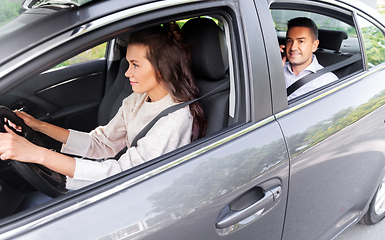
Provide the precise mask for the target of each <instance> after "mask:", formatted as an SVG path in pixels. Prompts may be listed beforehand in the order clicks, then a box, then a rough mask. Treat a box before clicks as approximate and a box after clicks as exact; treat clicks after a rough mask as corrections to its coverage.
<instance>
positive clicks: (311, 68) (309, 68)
mask: <svg viewBox="0 0 385 240" xmlns="http://www.w3.org/2000/svg"><path fill="white" fill-rule="evenodd" d="M285 67H286V69H287V70H288V71H289V72H290V73H292V74H294V72H293V71H292V69H291V64H290V62H286V64H285ZM317 70H319V63H318V60H317V57H316V56H315V55H314V54H313V56H312V60H311V63H310V65H309V66H307V67H306V68H305V69H304V70H302V71H301V73H302V72H305V71H310V72H313V73H315V72H316V71H317ZM301 73H300V74H301Z"/></svg>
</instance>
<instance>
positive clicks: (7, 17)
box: [0, 0, 25, 26]
mask: <svg viewBox="0 0 385 240" xmlns="http://www.w3.org/2000/svg"><path fill="white" fill-rule="evenodd" d="M24 11H25V10H24V9H23V8H22V7H21V1H12V2H11V1H9V0H0V26H3V25H5V24H7V23H8V22H9V21H11V20H12V19H14V18H16V17H17V16H19V15H20V14H21V13H22V12H24Z"/></svg>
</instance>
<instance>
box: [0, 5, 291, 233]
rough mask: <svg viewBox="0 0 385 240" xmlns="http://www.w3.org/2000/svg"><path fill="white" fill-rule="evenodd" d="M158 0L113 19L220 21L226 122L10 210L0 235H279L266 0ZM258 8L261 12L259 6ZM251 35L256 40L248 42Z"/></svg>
mask: <svg viewBox="0 0 385 240" xmlns="http://www.w3.org/2000/svg"><path fill="white" fill-rule="evenodd" d="M156 4H157V3H149V4H143V5H140V8H138V10H137V11H138V12H134V13H133V12H132V11H133V10H131V11H130V12H131V15H132V16H134V17H131V18H127V19H125V21H122V20H121V18H120V16H119V15H118V14H117V16H119V18H117V19H116V20H115V21H118V20H119V24H120V25H119V26H124V27H125V28H127V26H133V29H134V30H135V24H138V22H139V23H141V21H145V22H146V23H147V24H148V23H149V22H151V23H161V22H164V21H174V20H178V19H180V18H187V19H188V18H191V17H197V16H200V15H202V16H203V17H215V18H217V19H220V21H219V22H221V23H223V28H224V31H225V33H226V44H227V48H228V50H229V55H228V60H229V75H230V80H231V85H232V87H231V89H230V90H231V92H232V94H234V96H233V99H232V100H231V101H232V103H230V105H232V106H233V107H234V109H233V110H230V111H229V112H230V116H229V119H230V120H229V126H228V127H227V128H225V129H222V130H220V131H218V132H215V133H213V134H211V135H209V136H206V137H205V138H203V139H201V140H198V141H196V142H194V143H191V144H189V145H187V146H185V147H183V148H181V149H177V150H175V151H173V152H170V153H168V154H166V155H164V156H161V157H159V158H157V159H154V160H152V161H149V162H147V163H145V164H142V165H139V166H137V167H134V168H132V169H129V170H128V171H125V172H122V173H120V174H117V175H115V176H113V177H110V178H108V179H106V180H103V181H101V182H98V183H95V184H93V185H91V186H88V187H86V188H83V189H81V190H78V191H75V192H71V193H69V194H68V196H63V197H61V198H58V199H55V200H53V201H51V202H49V203H47V204H45V205H42V206H40V207H38V208H36V209H32V210H31V211H30V212H27V213H24V215H23V214H21V215H17V216H15V217H14V218H8V219H7V221H6V224H4V225H3V226H2V228H1V230H0V232H1V233H2V234H3V235H0V237H12V238H14V239H25V238H28V239H35V238H36V239H52V238H55V239H123V238H126V239H130V238H135V239H247V238H260V239H280V238H281V235H282V230H283V224H284V215H285V209H286V197H287V194H288V175H289V168H288V166H289V162H288V159H289V158H288V152H287V148H286V145H285V141H284V138H283V134H282V131H281V128H280V126H279V124H278V122H277V121H276V120H275V117H274V116H273V115H272V106H271V103H272V102H271V93H270V83H269V72H268V61H267V60H266V49H265V42H264V41H263V38H262V36H263V35H262V29H261V28H260V26H259V24H258V22H259V21H262V20H263V21H264V20H267V21H269V23H270V27H272V21H271V17H270V16H269V15H268V7H267V4H266V2H265V1H262V2H260V3H258V6H256V5H254V3H253V2H252V1H239V2H234V1H215V2H212V1H207V2H197V3H188V4H179V5H180V6H179V5H176V6H172V5H173V4H171V2H170V5H166V6H167V7H162V8H159V10H157V8H154V6H155V5H156ZM259 8H260V9H261V11H262V13H263V14H262V16H260V15H259V14H258V13H257V9H259ZM139 10H140V11H139ZM146 11H149V12H146ZM107 17H108V19H109V21H110V22H114V21H113V20H111V18H110V16H107ZM260 17H268V18H267V19H259V18H260ZM143 19H145V20H143ZM245 20H247V21H245ZM112 25H113V24H112ZM139 26H140V27H143V26H145V25H143V24H139ZM111 29H112V30H111V33H112V34H111V35H113V33H115V32H116V31H117V30H119V29H116V26H114V27H111ZM121 29H122V28H121ZM129 30H130V29H129ZM271 30H272V28H271ZM106 32H107V33H108V27H104V28H103V34H106ZM94 36H95V33H94ZM251 40H252V41H253V42H254V43H257V44H255V45H254V44H253V45H247V43H248V42H250V41H251ZM82 41H83V40H82ZM78 45H80V44H78ZM21 217H23V218H22V219H21Z"/></svg>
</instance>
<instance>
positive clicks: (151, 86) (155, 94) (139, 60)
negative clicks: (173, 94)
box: [125, 44, 167, 102]
mask: <svg viewBox="0 0 385 240" xmlns="http://www.w3.org/2000/svg"><path fill="white" fill-rule="evenodd" d="M146 54H147V47H146V46H144V45H138V44H134V45H128V47H127V55H126V59H127V61H128V63H129V67H128V69H127V71H126V73H125V76H126V77H128V78H129V79H130V84H131V86H132V90H133V91H134V92H136V93H147V95H148V96H149V97H150V99H151V101H152V102H155V101H158V100H160V99H162V98H163V97H165V96H166V95H167V91H166V90H165V89H164V88H163V87H162V86H161V85H160V84H159V83H158V81H157V80H156V76H155V71H154V68H153V67H152V65H151V63H150V62H149V61H148V60H147V58H146Z"/></svg>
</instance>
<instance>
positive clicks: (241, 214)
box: [0, 0, 385, 240]
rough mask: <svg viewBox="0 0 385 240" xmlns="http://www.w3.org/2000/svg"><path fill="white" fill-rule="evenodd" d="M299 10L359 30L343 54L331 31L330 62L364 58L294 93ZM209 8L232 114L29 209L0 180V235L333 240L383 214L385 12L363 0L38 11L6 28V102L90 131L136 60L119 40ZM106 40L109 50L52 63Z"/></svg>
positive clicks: (167, 0) (93, 5) (2, 68)
mask: <svg viewBox="0 0 385 240" xmlns="http://www.w3.org/2000/svg"><path fill="white" fill-rule="evenodd" d="M26 5H28V6H29V5H31V4H26ZM302 15H304V16H309V17H311V18H313V19H314V21H316V22H318V24H319V25H320V28H322V29H324V30H332V31H340V32H346V33H347V35H348V38H347V39H340V42H339V43H338V44H337V45H338V46H337V48H338V49H337V50H336V49H334V48H333V47H334V46H332V47H330V48H328V47H329V45H335V44H334V43H335V41H336V40H335V39H333V38H327V37H326V38H324V39H323V40H320V42H321V44H322V43H324V45H323V46H324V49H319V51H318V52H317V53H316V54H317V57H318V56H319V58H320V59H325V63H327V64H334V62H333V61H332V60H335V59H337V60H338V61H342V60H341V59H346V58H349V57H351V56H353V55H357V56H359V60H358V61H356V62H354V64H353V66H350V65H349V66H348V67H346V66H344V67H345V68H344V70H343V71H339V72H338V74H337V75H338V77H339V80H337V81H335V82H333V83H331V84H328V85H327V86H323V87H321V88H319V89H316V90H314V91H312V92H309V93H307V94H305V95H303V96H301V97H299V98H296V99H293V100H290V101H289V102H288V101H287V96H286V89H285V80H284V75H283V70H282V61H281V57H280V53H279V38H280V37H281V38H282V36H284V35H285V23H286V21H287V20H288V19H290V18H291V17H294V16H302ZM197 16H203V17H205V18H209V19H214V20H215V21H216V23H217V24H218V26H219V27H220V28H221V29H222V30H223V32H224V36H225V39H224V41H225V43H226V50H227V56H226V57H224V59H225V60H226V62H227V64H228V70H227V72H226V74H227V77H228V78H229V79H230V91H229V93H228V98H229V103H228V105H229V106H228V107H227V109H226V111H227V112H226V116H225V117H226V119H225V120H226V126H225V127H224V128H221V129H220V130H216V131H212V132H210V133H208V134H207V136H206V137H204V138H202V139H200V140H198V141H195V142H193V143H191V144H189V145H187V146H184V147H182V148H180V149H177V150H175V151H173V152H170V153H167V154H165V155H164V156H160V157H159V158H156V159H154V160H151V161H149V162H146V163H145V164H142V165H139V166H137V167H134V168H132V169H129V170H126V171H124V172H122V173H119V174H117V175H114V176H112V177H110V178H107V179H105V180H103V181H100V182H97V183H95V184H92V185H90V186H87V187H85V188H82V189H80V190H77V191H73V192H70V193H68V194H66V195H63V196H60V197H57V198H55V199H53V200H51V201H49V202H47V203H44V204H42V205H40V206H37V207H34V208H31V209H29V210H25V211H21V212H18V213H15V212H14V210H12V209H14V206H13V205H12V204H15V203H17V202H20V201H21V200H22V199H23V196H24V193H21V192H20V191H19V190H15V189H12V187H9V186H7V183H6V182H4V181H3V180H1V182H0V185H1V186H2V188H1V189H2V190H1V192H0V199H1V201H2V202H5V203H6V204H2V207H1V210H2V211H3V213H5V212H6V211H10V213H5V214H3V216H2V219H1V220H0V239H8V238H12V239H255V238H257V239H284V240H286V239H307V240H308V239H331V238H334V237H335V236H337V235H338V234H339V233H340V232H342V231H343V230H344V229H346V228H348V227H349V226H351V225H353V224H355V223H357V222H358V221H360V219H362V217H363V216H364V217H365V216H367V215H365V214H366V213H367V212H368V211H371V210H373V207H374V205H376V204H374V205H373V202H372V201H373V199H375V198H376V197H377V196H378V194H376V193H378V192H381V191H378V189H379V190H381V188H380V187H381V186H382V182H383V179H384V176H385V171H384V170H385V156H384V153H385V148H384V146H385V142H384V139H385V131H384V116H385V109H384V106H383V104H384V103H385V101H384V99H385V83H384V81H383V79H384V76H385V71H384V68H385V63H384V62H385V55H384V52H383V50H384V46H385V41H383V40H384V36H383V33H384V30H385V20H384V19H383V18H382V17H381V16H380V15H379V14H378V13H377V12H375V11H374V10H371V9H370V8H369V7H367V6H366V5H364V4H362V3H360V2H356V1H347V0H346V1H342V0H335V1H331V0H317V1H305V0H294V1H293V0H291V1H286V0H277V1H265V0H216V1H204V0H202V1H200V0H191V1H186V0H163V1H148V0H132V1H124V0H110V1H91V2H87V3H84V4H83V5H80V6H76V5H73V4H68V5H63V4H62V5H55V4H53V5H50V4H48V3H47V4H45V5H42V6H40V7H32V9H29V10H27V11H26V12H24V13H22V14H21V16H19V17H18V18H16V19H15V20H13V21H11V22H10V23H8V24H7V25H4V26H2V29H0V30H1V33H0V34H2V35H0V41H1V45H0V52H1V54H0V79H1V80H0V96H1V97H0V104H1V105H4V106H7V107H9V108H11V109H19V108H23V109H25V110H26V111H27V112H28V113H30V114H32V115H33V116H35V117H38V118H40V119H43V120H45V121H48V122H51V123H54V124H57V125H60V126H62V127H66V128H72V129H78V130H82V131H90V130H92V129H93V128H95V127H96V126H97V125H98V124H105V123H106V122H108V119H107V120H106V118H105V117H104V119H103V120H100V119H99V122H98V110H99V108H100V105H101V102H102V100H103V98H104V97H105V95H106V93H107V91H108V90H109V88H110V87H111V86H112V85H113V81H114V79H115V77H116V75H117V74H118V73H117V72H118V71H117V70H118V68H119V64H120V61H121V59H122V58H124V51H122V49H123V50H124V47H122V48H121V49H120V47H119V46H120V45H119V42H121V41H124V39H125V36H127V35H129V34H130V33H131V32H132V31H135V30H137V29H142V28H145V27H148V26H150V25H155V24H161V23H165V22H170V21H176V20H181V22H183V21H187V20H189V19H191V18H194V17H197ZM325 19H326V20H325ZM330 19H331V20H332V21H329V20H330ZM3 33H4V34H3ZM332 33H335V32H332ZM373 36H375V37H376V39H373V38H372V37H373ZM322 41H323V42H322ZM103 43H107V44H106V45H105V56H104V57H102V58H97V59H95V60H90V61H86V62H83V63H80V64H73V65H69V66H66V67H61V68H55V69H53V67H54V66H56V65H58V64H60V63H62V62H64V61H65V60H67V59H69V58H71V57H74V56H76V55H78V54H80V53H82V52H84V51H87V50H88V49H91V48H94V47H95V46H98V45H100V44H103ZM329 43H330V44H329ZM320 46H321V45H320ZM320 48H321V47H320ZM322 56H324V57H322ZM328 61H331V62H333V63H329V62H328ZM321 64H324V63H323V62H321ZM325 66H326V65H325ZM337 71H338V70H337ZM108 117H109V116H108ZM99 118H100V116H99ZM102 118H103V117H102ZM209 121H210V119H209ZM44 140H45V141H46V142H47V145H48V146H49V147H50V148H53V149H57V150H60V146H58V145H57V144H56V143H54V142H52V141H50V140H49V139H44ZM4 168H5V167H4ZM7 171H8V170H7ZM3 172H5V171H2V174H4V173H3ZM380 205H381V204H380ZM375 207H376V208H375V209H376V210H375V211H377V213H378V215H380V216H382V215H383V213H384V211H383V210H381V208H380V209H379V208H378V207H380V206H379V205H378V204H377V205H376V206H375Z"/></svg>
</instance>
